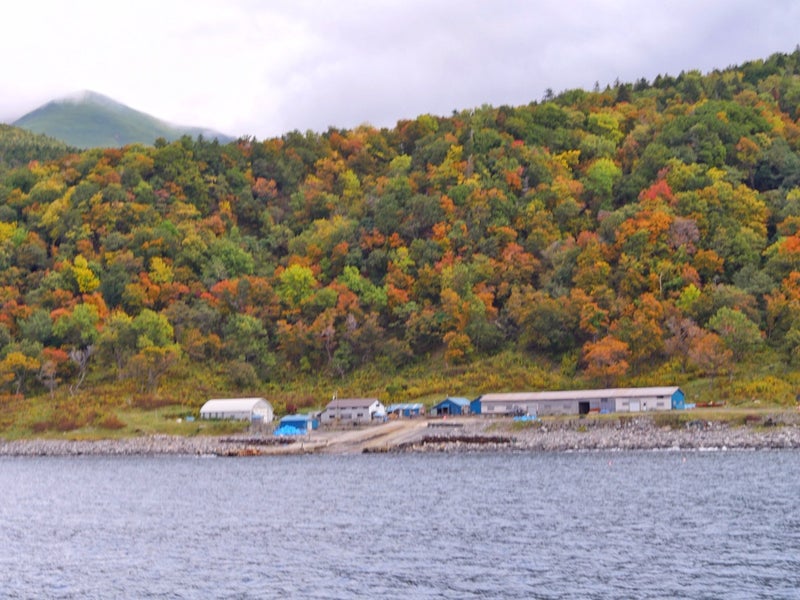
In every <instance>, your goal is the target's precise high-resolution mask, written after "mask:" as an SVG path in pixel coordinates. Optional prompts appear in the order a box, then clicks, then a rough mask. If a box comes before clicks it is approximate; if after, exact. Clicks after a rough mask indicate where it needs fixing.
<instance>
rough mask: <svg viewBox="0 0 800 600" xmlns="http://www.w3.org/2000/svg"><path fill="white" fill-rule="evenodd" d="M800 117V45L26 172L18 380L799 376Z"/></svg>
mask: <svg viewBox="0 0 800 600" xmlns="http://www.w3.org/2000/svg"><path fill="white" fill-rule="evenodd" d="M799 108H800V53H798V52H794V53H793V54H788V55H785V54H776V55H774V56H772V57H770V58H769V59H767V60H765V61H753V62H750V63H747V64H745V65H742V66H740V67H732V68H730V69H727V70H725V71H715V72H713V73H710V74H707V75H701V74H699V73H697V72H689V73H681V74H680V75H679V76H677V77H672V76H659V77H657V78H656V80H654V81H653V82H647V81H644V82H642V81H640V82H637V83H636V85H630V84H622V83H620V84H617V85H615V86H614V87H608V88H606V89H605V90H601V89H597V90H595V91H594V92H586V91H583V90H569V91H565V92H563V93H562V94H560V95H558V96H555V97H553V98H548V99H547V100H546V101H542V102H532V103H530V104H528V105H525V106H519V107H509V106H501V107H490V106H484V107H481V108H480V109H474V110H464V111H461V112H456V113H454V114H453V115H451V116H449V117H436V116H432V115H422V116H419V117H417V118H416V119H412V120H405V121H401V122H399V123H398V124H397V126H396V127H394V128H391V129H377V128H374V127H371V126H368V125H364V126H361V127H358V128H356V129H353V130H339V129H334V128H331V129H329V130H328V131H326V132H324V133H315V132H306V133H301V132H297V131H293V132H289V133H287V134H285V135H283V136H281V137H280V138H275V139H268V140H263V141H259V140H256V139H252V138H242V139H240V140H238V141H237V142H235V143H231V144H228V145H221V144H218V143H217V142H216V141H208V140H205V139H202V138H200V139H190V138H183V139H181V140H179V141H176V142H174V143H169V144H168V143H165V142H157V143H156V144H155V145H154V146H147V147H145V146H139V145H136V146H128V147H125V148H120V149H109V150H99V149H98V150H88V151H85V152H81V153H71V152H69V151H68V150H67V149H63V148H62V149H59V150H58V151H54V150H53V149H52V148H51V149H49V150H48V152H47V153H45V152H44V151H42V156H41V160H40V161H36V160H31V161H30V162H27V163H21V162H20V161H19V160H18V159H15V160H14V161H11V160H5V161H4V162H3V163H2V167H0V266H2V268H1V269H0V385H2V386H4V387H5V391H6V392H9V393H13V394H31V393H41V394H54V393H56V392H57V391H58V390H67V389H69V390H72V391H73V393H75V392H78V391H79V390H81V389H85V388H86V386H89V387H91V386H92V385H97V384H99V383H102V382H113V381H118V382H120V383H123V382H127V383H128V384H130V385H131V386H132V389H133V388H135V389H136V390H138V391H139V392H140V393H141V394H155V393H157V390H158V388H159V384H160V382H161V381H162V380H163V378H164V377H165V376H169V374H170V373H171V372H174V370H175V369H180V368H184V369H185V368H187V366H188V367H194V368H199V369H207V370H208V371H210V372H213V373H217V374H219V376H220V377H222V378H227V379H224V381H225V382H226V385H227V386H229V387H232V388H239V389H252V388H254V387H256V386H258V385H259V383H260V382H265V381H273V382H276V381H277V382H281V381H289V380H292V379H294V378H297V377H304V376H311V375H314V376H320V375H324V376H326V377H329V378H333V379H340V378H343V377H346V376H348V374H352V373H354V372H357V371H359V370H360V369H362V368H364V367H365V366H371V367H372V368H377V369H378V370H379V371H381V372H383V373H389V374H391V373H395V372H398V371H399V370H402V369H403V368H405V367H408V366H414V365H420V364H430V362H431V361H432V360H433V361H439V362H438V363H437V364H441V365H442V366H444V367H447V368H451V367H453V368H456V367H459V368H460V367H464V366H465V365H469V364H470V363H471V362H472V361H475V360H478V359H480V358H481V357H486V356H489V355H492V354H495V353H498V352H500V351H504V350H514V351H517V352H522V353H526V354H528V355H530V356H536V357H541V358H542V360H544V361H549V364H553V365H557V364H560V363H561V362H563V361H566V362H570V361H571V363H572V364H574V365H576V368H577V375H578V376H581V377H584V378H585V379H586V381H587V383H593V384H603V385H612V384H616V383H619V382H622V381H624V380H625V378H626V377H632V376H638V375H640V374H642V373H647V372H653V370H654V369H655V367H657V366H658V365H664V364H668V363H674V364H676V365H678V366H679V368H680V372H682V373H685V374H686V376H687V377H692V376H696V377H712V378H713V377H715V376H717V375H719V374H721V373H724V372H727V370H728V369H729V368H730V366H731V365H732V364H738V363H741V362H743V361H747V360H750V359H751V357H752V356H754V355H755V354H757V353H758V352H762V351H764V349H771V350H773V351H775V352H777V353H778V355H779V356H781V357H782V360H784V361H785V363H786V364H787V365H792V364H796V363H797V362H798V361H800V358H799V357H800V353H798V351H797V347H798V344H799V343H800V284H798V278H800V274H798V273H800V159H798V151H800V127H799V126H798V116H800V115H799V113H798V109H799ZM5 135H9V134H8V132H6V133H5ZM31 151H33V150H31ZM103 422H104V423H105V426H107V427H114V426H115V423H114V421H113V419H111V418H104V420H103Z"/></svg>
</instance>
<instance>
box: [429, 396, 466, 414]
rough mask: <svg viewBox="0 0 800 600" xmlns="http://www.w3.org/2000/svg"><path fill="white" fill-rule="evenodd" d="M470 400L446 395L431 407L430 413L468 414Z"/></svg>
mask: <svg viewBox="0 0 800 600" xmlns="http://www.w3.org/2000/svg"><path fill="white" fill-rule="evenodd" d="M469 413H470V402H469V400H468V399H466V398H453V397H451V396H448V397H447V398H445V399H444V400H442V401H441V402H439V404H437V405H436V406H434V407H433V408H432V409H431V414H432V415H438V416H445V415H468V414H469Z"/></svg>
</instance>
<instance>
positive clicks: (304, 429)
mask: <svg viewBox="0 0 800 600" xmlns="http://www.w3.org/2000/svg"><path fill="white" fill-rule="evenodd" d="M318 427H319V419H317V418H316V417H315V416H313V415H286V416H285V417H283V418H282V419H281V420H280V425H279V426H278V428H277V429H276V430H275V435H277V436H292V435H307V434H309V433H311V432H312V431H313V430H314V429H317V428H318Z"/></svg>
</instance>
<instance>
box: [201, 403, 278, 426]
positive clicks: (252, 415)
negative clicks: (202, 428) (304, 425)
mask: <svg viewBox="0 0 800 600" xmlns="http://www.w3.org/2000/svg"><path fill="white" fill-rule="evenodd" d="M273 416H274V413H273V411H272V405H271V404H270V403H269V402H267V401H266V400H265V399H264V398H216V399H212V400H209V401H208V402H206V403H205V404H203V407H202V408H201V409H200V418H201V419H233V420H237V421H258V422H262V423H269V422H271V421H272V418H273Z"/></svg>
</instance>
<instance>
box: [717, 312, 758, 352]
mask: <svg viewBox="0 0 800 600" xmlns="http://www.w3.org/2000/svg"><path fill="white" fill-rule="evenodd" d="M708 326H709V328H711V329H712V330H713V331H715V332H717V333H718V334H719V336H720V338H722V341H723V342H724V343H725V345H726V346H727V347H728V349H729V350H730V351H731V352H732V353H733V359H734V360H736V361H737V362H738V361H741V360H742V359H743V358H745V357H746V356H748V355H749V354H750V353H752V352H753V351H755V350H756V349H758V348H759V347H760V346H761V345H762V344H763V336H762V334H761V330H760V329H759V328H758V325H756V324H755V323H753V321H751V320H750V319H748V318H747V315H745V314H744V313H742V312H741V311H738V310H734V309H731V308H728V307H723V308H720V309H719V310H718V311H717V312H716V313H715V314H714V316H713V317H711V319H709V321H708Z"/></svg>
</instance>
